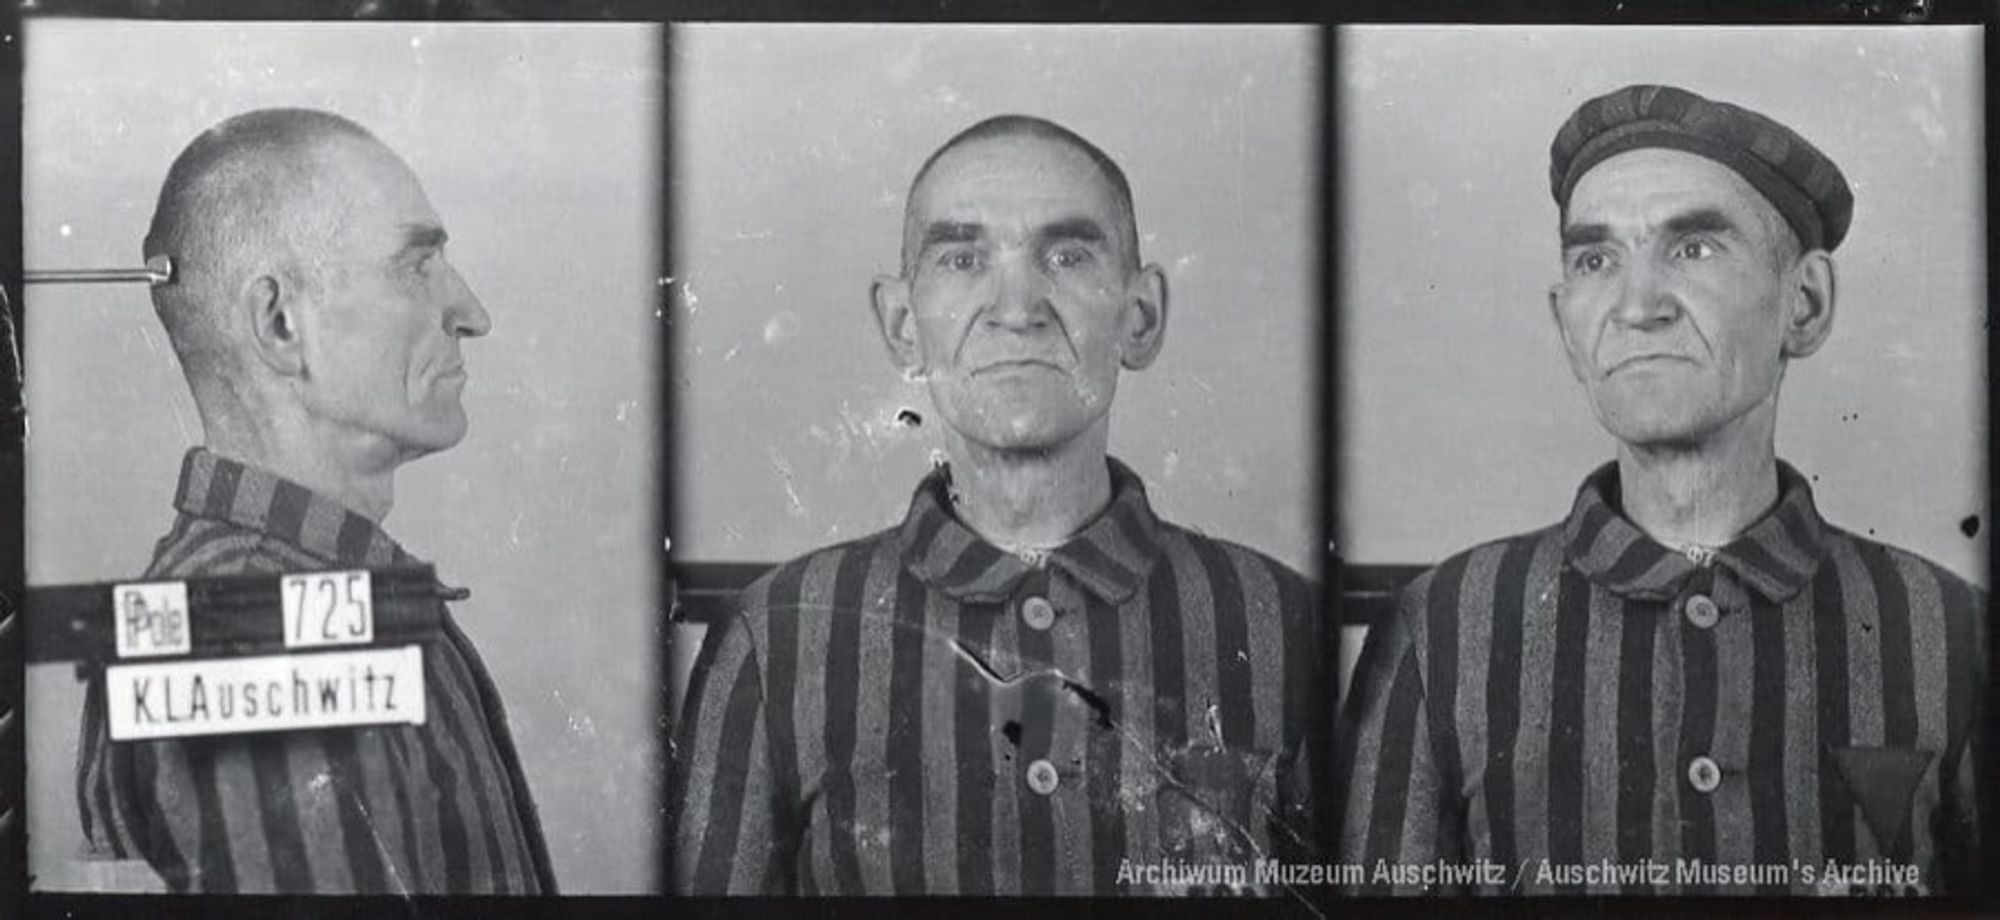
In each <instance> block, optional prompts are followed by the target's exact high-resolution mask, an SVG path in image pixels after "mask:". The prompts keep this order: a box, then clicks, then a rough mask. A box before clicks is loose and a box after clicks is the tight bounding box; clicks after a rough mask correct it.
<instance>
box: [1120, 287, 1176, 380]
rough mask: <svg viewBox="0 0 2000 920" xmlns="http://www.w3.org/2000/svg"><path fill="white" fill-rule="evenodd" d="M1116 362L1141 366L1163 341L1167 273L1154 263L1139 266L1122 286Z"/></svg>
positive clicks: (1154, 355)
mask: <svg viewBox="0 0 2000 920" xmlns="http://www.w3.org/2000/svg"><path fill="white" fill-rule="evenodd" d="M1118 336H1119V337H1118V363H1119V364H1122V365H1124V367H1125V369H1126V370H1131V371H1136V370H1143V369H1145V368H1146V367H1147V366H1148V365H1150V364H1152V363H1153V359H1154V358H1157V357H1159V356H1160V347H1161V346H1163V345H1165V344H1166V341H1167V273H1166V271H1165V270H1164V269H1162V268H1160V266H1159V265H1157V264H1149V265H1147V266H1146V267H1144V268H1141V269H1139V272H1138V274H1136V275H1134V276H1132V279H1131V280H1130V281H1128V282H1127V283H1126V286H1125V315H1124V319H1123V321H1122V322H1121V324H1120V326H1119V329H1118Z"/></svg>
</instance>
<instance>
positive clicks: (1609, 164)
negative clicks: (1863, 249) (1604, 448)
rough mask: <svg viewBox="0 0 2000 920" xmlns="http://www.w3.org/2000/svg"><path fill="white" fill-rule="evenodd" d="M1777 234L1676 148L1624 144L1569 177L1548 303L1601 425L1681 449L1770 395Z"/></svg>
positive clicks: (1784, 236) (1776, 335)
mask: <svg viewBox="0 0 2000 920" xmlns="http://www.w3.org/2000/svg"><path fill="white" fill-rule="evenodd" d="M1789 234H1790V230H1789V229H1788V228H1787V227H1786V226H1785V224H1784V223H1783V221H1782V219H1781V218H1779V217H1778V215H1777V211H1776V209H1775V208H1773V207H1771V205H1770V203H1769V202H1767V201H1766V200H1765V199H1764V198H1763V197H1762V196H1761V195H1760V194H1759V193H1758V192H1757V191H1756V189H1755V188H1753V187H1752V186H1751V185H1750V184H1749V183H1748V182H1746V181H1744V179H1743V178H1742V177H1741V176H1738V175H1737V174H1736V173H1734V172H1732V171H1731V170H1729V169H1728V168H1727V167H1724V166H1723V165H1721V164H1719V163H1717V162H1715V161H1713V160H1710V159H1707V158H1705V157H1701V156H1696V155H1694V154H1690V153H1685V152H1682V151H1678V150H1670V149H1659V148H1648V149H1640V150H1634V151H1629V152H1626V153H1622V154H1619V155H1617V156H1614V157H1611V158H1610V159H1607V160H1605V161H1604V162H1602V163H1600V164H1598V165H1597V166H1596V167H1594V168H1592V169H1591V170H1590V172H1589V173H1587V174H1585V175H1584V177H1583V178H1582V179H1581V180H1580V181H1578V182H1577V184H1576V188H1575V189H1574V191H1573V192H1572V193H1571V196H1570V201H1569V207H1568V210H1567V212H1566V213H1565V215H1564V218H1563V227H1562V237H1563V280H1562V282H1561V283H1560V284H1558V285H1556V287H1555V289H1554V290H1553V291H1551V293H1550V301H1551V305H1552V306H1553V308H1554V312H1555V317H1556V323H1557V325H1558V327H1559V329H1560V331H1561V333H1562V339H1563V347H1564V348H1565V349H1566V350H1567V352H1568V354H1569V363H1570V369H1571V371H1572V372H1573V373H1574V374H1575V375H1576V378H1577V379H1578V380H1579V381H1580V382H1582V383H1583V386H1584V390H1585V391H1586V393H1587V394H1588V395H1589V397H1590V404H1591V407H1592V409H1593V410H1595V412H1596V414H1597V418H1598V421H1599V422H1600V423H1601V424H1603V425H1604V427H1605V429H1606V430H1608V431H1610V432H1611V434H1612V435H1613V436H1615V437H1617V438H1618V439H1619V440H1620V441H1622V442H1625V443H1627V444H1632V445H1642V446H1673V445H1681V446H1692V445H1695V444H1700V443H1703V442H1704V441H1706V440H1708V438H1709V437H1710V436H1712V435H1714V434H1716V433H1718V432H1721V431H1723V430H1724V429H1726V428H1727V427H1728V426H1730V425H1731V423H1733V422H1735V421H1736V420H1737V419H1740V418H1742V417H1743V416H1745V415H1746V414H1747V413H1749V412H1750V411H1751V410H1752V409H1754V408H1755V407H1757V406H1758V405H1759V404H1761V403H1764V402H1765V401H1766V400H1772V399H1775V398H1776V394H1777V391H1778V384H1779V380H1780V379H1781V377H1782V376H1783V369H1784V361H1783V358H1784V347H1785V324H1786V321H1787V310H1786V309H1785V298H1784V293H1785V285H1786V283H1787V276H1788V275H1789V274H1790V273H1791V269H1790V266H1789V265H1781V264H1780V263H1781V261H1782V262H1787V263H1789V262H1796V261H1797V260H1796V259H1791V258H1787V254H1788V253H1790V252H1793V251H1795V250H1793V249H1792V248H1791V247H1792V246H1793V245H1795V244H1792V243H1791V241H1790V237H1789Z"/></svg>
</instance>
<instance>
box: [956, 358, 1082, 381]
mask: <svg viewBox="0 0 2000 920" xmlns="http://www.w3.org/2000/svg"><path fill="white" fill-rule="evenodd" d="M1033 367H1039V368H1043V369H1045V370H1052V371H1056V372H1058V373H1060V372H1062V366H1061V365H1058V364H1056V363H1055V362H1053V361H1045V360H1043V359H1041V358H1009V359H1007V360H1004V361H993V362H990V363H987V364H983V365H980V366H979V367H978V368H975V369H974V370H973V372H972V375H973V376H975V377H977V376H979V375H980V374H987V373H993V372H998V371H1009V370H1025V369H1028V368H1033Z"/></svg>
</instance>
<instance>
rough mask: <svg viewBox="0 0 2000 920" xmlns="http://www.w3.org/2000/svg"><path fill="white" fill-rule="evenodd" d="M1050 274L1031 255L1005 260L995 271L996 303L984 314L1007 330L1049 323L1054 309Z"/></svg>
mask: <svg viewBox="0 0 2000 920" xmlns="http://www.w3.org/2000/svg"><path fill="white" fill-rule="evenodd" d="M1049 285H1050V281H1049V278H1048V276H1047V275H1045V274H1043V273H1042V272H1041V271H1040V270H1039V269H1038V268H1037V266H1036V265H1035V264H1034V260H1033V259H1032V258H1030V257H1027V256H1020V257H1016V258H1010V259H1003V260H1001V263H1000V267H999V270H998V271H996V272H994V273H993V303H992V304H991V305H989V306H988V307H987V308H986V311H985V316H984V317H983V318H984V320H985V321H986V323H987V324H989V325H993V326H999V327H1001V328H1004V329H1013V330H1021V331H1025V330H1030V329H1037V328H1040V327H1042V326H1046V325H1048V323H1049V316H1050V313H1051V311H1052V310H1053V309H1054V308H1053V307H1052V306H1051V305H1050V304H1049Z"/></svg>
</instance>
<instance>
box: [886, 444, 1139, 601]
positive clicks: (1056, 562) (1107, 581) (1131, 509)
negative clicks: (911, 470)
mask: <svg viewBox="0 0 2000 920" xmlns="http://www.w3.org/2000/svg"><path fill="white" fill-rule="evenodd" d="M1105 459H1106V462H1107V463H1109V464H1110V467H1111V504H1110V506H1108V507H1106V508H1105V509H1104V513H1102V514H1100V515H1098V516H1097V517H1096V519H1094V520H1092V521H1091V522H1090V523H1089V524H1088V525H1086V526H1085V527H1084V528H1083V530H1081V531H1079V532H1078V533H1077V534H1076V536H1073V537H1071V538H1070V539H1069V540H1068V541H1067V542H1065V543H1064V544H1063V545H1061V546H1059V547H1057V548H1056V549H1054V550H1052V551H1050V552H1049V553H1048V555H1047V556H1046V557H1045V564H1046V565H1047V566H1048V567H1050V568H1054V569H1058V570H1060V571H1062V572H1063V573H1064V574H1066V575H1068V576H1070V577H1071V578H1074V579H1076V581H1077V583H1078V584H1080V585H1082V586H1083V588H1084V590H1086V591H1089V592H1090V593H1091V594H1094V595H1096V596H1097V597H1099V598H1101V599H1103V600H1104V601H1106V602H1108V603H1112V604H1118V603H1122V602H1124V600H1125V599H1126V598H1128V597H1131V596H1132V594H1133V592H1135V591H1137V590H1138V589H1139V585H1140V584H1142V583H1144V582H1145V580H1146V573H1147V572H1148V571H1150V570H1151V569H1152V567H1153V563H1154V562H1155V561H1157V560H1158V559H1159V557H1160V554H1161V552H1163V548H1162V543H1161V532H1160V529H1161V527H1162V525H1161V523H1160V519H1159V518H1158V517H1156V516H1154V514H1153V508H1152V505H1150V504H1148V503H1147V501H1146V486H1145V484H1144V483H1143V482H1141V481H1140V479H1139V474H1137V473H1134V472H1132V470H1131V469H1130V468H1129V467H1127V466H1125V464H1123V463H1120V462H1118V461H1117V460H1116V459H1114V458H1109V457H1107V458H1105ZM950 479H951V470H950V468H949V467H940V468H939V469H937V470H935V471H933V472H932V473H931V474H930V475H929V476H926V477H924V481H923V482H922V483H921V484H919V485H918V486H917V494H916V496H915V497H914V498H912V499H911V500H910V512H909V514H908V515H906V516H905V517H904V518H903V526H902V527H901V529H900V531H899V533H898V534H897V540H898V542H899V543H900V544H901V548H902V554H903V561H904V564H905V565H907V566H908V567H909V570H910V572H911V574H913V575H915V576H917V578H919V579H921V580H922V581H923V582H924V583H925V584H927V585H930V586H931V587H933V588H936V589H938V590H940V591H943V592H944V593H945V594H947V595H949V596H950V597H952V598H954V599H956V600H961V601H975V602H981V601H997V600H1002V599H1005V598H1007V597H1008V596H1010V595H1011V594H1012V593H1013V591H1014V589H1015V587H1016V586H1017V585H1018V584H1019V583H1020V581H1021V579H1023V578H1025V577H1027V576H1028V575H1029V573H1031V572H1033V571H1034V570H1035V568H1036V564H1035V563H1034V562H1033V561H1030V560H1028V559H1024V558H1022V557H1021V556H1018V555H1015V554H1013V553H1010V552H1007V551H1006V550H1003V549H1000V548H999V547H997V546H994V545H993V544H991V543H988V542H986V541H985V540H983V539H981V538H980V536H979V535H978V534H976V533H973V532H972V529H971V528H969V527H966V526H965V525H964V524H962V523H960V522H959V520H958V518H957V516H955V515H953V514H952V513H951V510H950V507H951V498H950V496H949V488H950Z"/></svg>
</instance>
